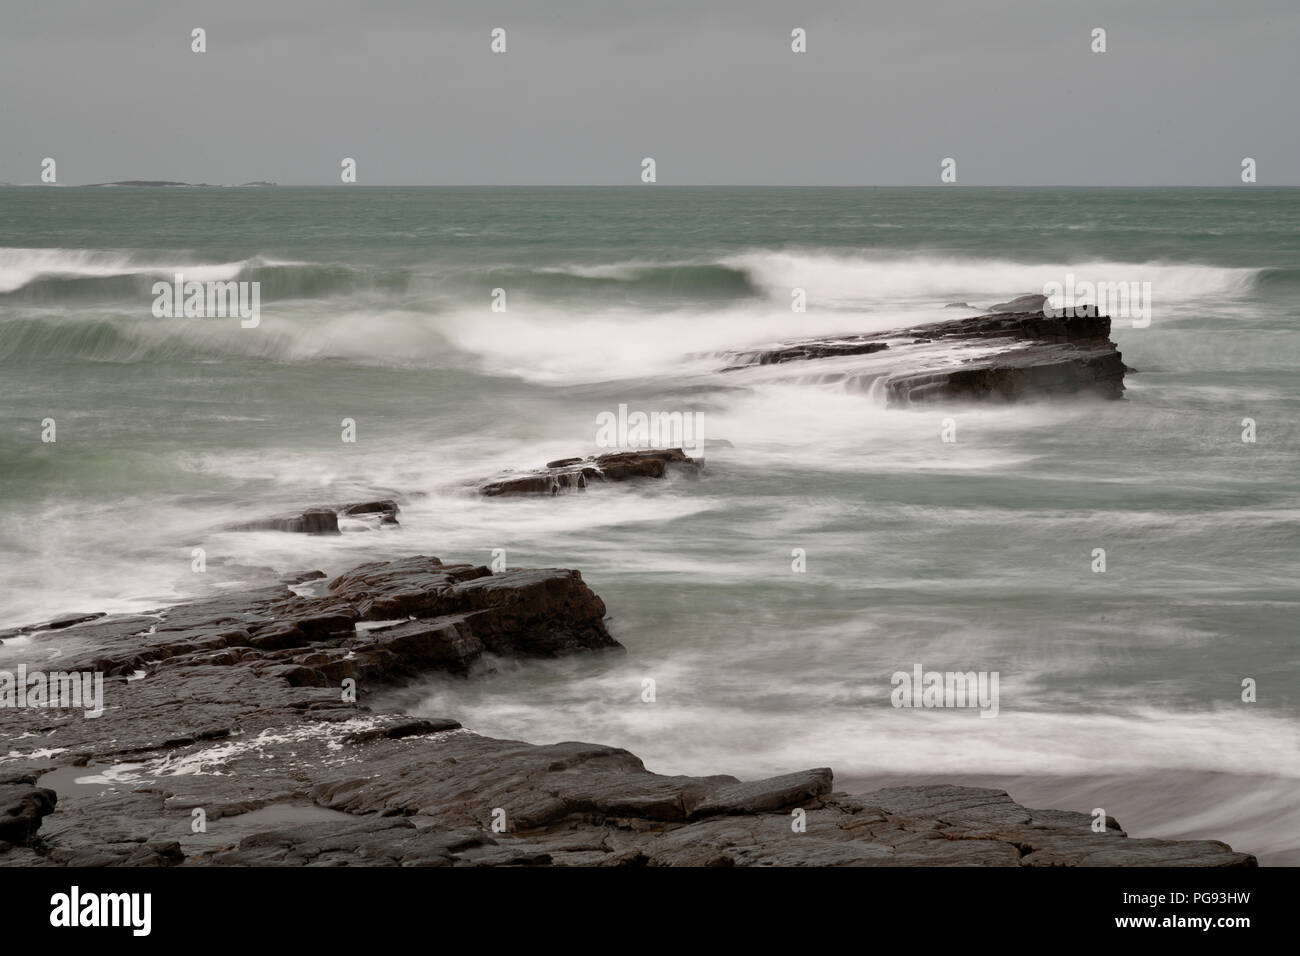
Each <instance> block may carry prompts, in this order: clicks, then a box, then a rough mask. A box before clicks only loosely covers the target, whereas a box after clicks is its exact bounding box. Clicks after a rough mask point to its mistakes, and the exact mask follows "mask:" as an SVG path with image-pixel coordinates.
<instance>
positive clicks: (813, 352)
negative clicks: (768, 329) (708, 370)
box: [723, 340, 889, 372]
mask: <svg viewBox="0 0 1300 956" xmlns="http://www.w3.org/2000/svg"><path fill="white" fill-rule="evenodd" d="M887 348H889V345H888V343H886V342H869V341H853V340H843V341H821V342H797V343H795V344H793V345H787V346H781V347H778V348H771V349H755V350H753V351H750V352H735V353H731V357H732V358H733V359H734V360H735V364H734V365H729V366H727V367H726V368H724V369H723V371H724V372H731V371H735V370H736V369H740V368H748V367H749V366H751V365H779V364H781V363H782V362H803V361H807V360H808V359H821V358H839V357H841V356H844V355H870V354H871V353H872V352H883V351H884V350H885V349H887Z"/></svg>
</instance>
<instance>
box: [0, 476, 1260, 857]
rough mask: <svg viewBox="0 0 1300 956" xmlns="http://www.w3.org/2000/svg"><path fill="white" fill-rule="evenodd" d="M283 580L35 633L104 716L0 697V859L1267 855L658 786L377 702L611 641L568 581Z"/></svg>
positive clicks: (635, 765)
mask: <svg viewBox="0 0 1300 956" xmlns="http://www.w3.org/2000/svg"><path fill="white" fill-rule="evenodd" d="M561 467H567V466H561ZM291 577H294V578H301V579H302V580H303V581H304V582H308V583H307V584H306V585H304V586H305V587H308V588H310V589H312V591H313V593H312V594H311V595H310V596H302V595H301V594H296V593H294V592H292V591H291V590H290V589H289V587H288V586H287V585H285V584H276V585H271V586H267V587H265V588H259V589H253V590H250V591H247V592H244V593H240V594H233V595H223V596H221V597H218V598H211V599H207V600H202V601H195V602H191V603H188V604H182V605H176V606H174V607H169V608H163V609H159V610H157V611H154V612H149V613H147V614H141V615H108V616H103V617H96V618H93V619H87V620H83V621H82V622H80V623H76V624H70V625H68V626H66V627H63V628H60V629H57V630H51V629H48V628H47V629H44V630H41V629H33V630H30V631H28V632H27V634H26V637H27V639H28V643H27V644H26V645H25V646H24V648H23V659H24V661H25V662H26V663H27V664H28V666H29V667H37V666H46V665H51V666H52V665H53V664H54V662H56V661H57V666H58V668H59V669H60V670H65V671H71V670H74V669H78V668H93V669H98V670H100V671H101V672H104V673H106V674H108V675H109V676H108V678H107V679H106V681H105V695H104V697H105V700H104V704H105V710H104V713H103V715H102V716H101V717H99V718H96V719H85V718H83V717H82V716H81V715H80V714H79V713H73V714H70V713H68V712H66V711H56V710H46V709H37V708H25V709H13V708H8V709H0V733H3V735H4V736H5V738H6V739H8V740H10V741H11V744H10V748H11V752H10V753H9V754H8V756H3V757H0V841H3V842H0V865H11V866H25V865H32V866H58V865H88V866H118V865H129V866H144V865H150V866H174V865H205V864H216V865H252V866H301V865H456V866H491V865H551V866H646V865H651V866H682V865H686V866H706V865H707V866H736V865H809V866H814V865H826V866H840V865H862V866H873V865H884V866H907V865H925V866H932V865H984V866H1075V865H1116V866H1123V865H1182V866H1252V865H1254V864H1255V860H1254V857H1252V856H1250V855H1249V854H1244V853H1237V852H1234V851H1232V850H1231V848H1229V847H1228V846H1226V845H1225V844H1222V843H1219V842H1216V841H1210V840H1195V841H1169V840H1147V839H1131V838H1128V837H1127V836H1126V834H1125V833H1124V832H1123V830H1121V829H1120V828H1119V825H1118V823H1116V822H1115V821H1113V820H1109V821H1107V826H1106V828H1105V830H1104V831H1103V832H1102V833H1094V832H1093V830H1092V817H1091V816H1090V815H1088V814H1083V813H1067V812H1062V811H1054V810H1030V809H1026V808H1025V807H1022V806H1020V805H1019V804H1018V803H1016V802H1015V801H1013V800H1012V799H1011V798H1010V797H1009V796H1008V795H1007V794H1006V793H1004V792H1002V791H999V790H990V789H982V788H974V787H952V786H920V787H895V788H888V789H885V790H879V791H876V792H874V793H871V794H865V795H848V794H843V793H837V792H835V790H834V778H833V775H832V772H831V770H830V769H828V768H825V767H819V768H810V769H805V770H799V771H796V772H793V773H788V774H784V775H780V776H776V777H771V778H767V779H764V780H755V781H741V780H738V779H736V778H735V777H732V776H727V775H715V776H703V777H695V776H669V775H664V774H658V773H653V772H651V771H649V770H648V769H646V767H645V765H644V764H643V763H642V762H641V760H639V759H638V758H637V757H636V756H634V755H633V754H631V753H629V752H628V751H626V750H622V749H620V748H617V747H608V746H603V745H600V744H592V743H580V742H573V741H569V742H563V743H556V744H548V745H536V744H529V743H524V742H521V741H515V740H499V739H494V738H491V737H484V736H481V735H478V734H475V733H473V732H471V731H469V730H466V729H465V728H463V727H461V725H460V723H459V722H458V721H456V720H454V719H451V718H427V717H414V716H410V715H405V714H400V713H382V712H374V711H372V710H371V709H370V708H369V706H368V705H367V703H366V702H367V701H369V700H372V699H374V695H375V693H376V692H377V691H379V690H381V689H383V688H385V687H391V686H395V685H398V684H401V683H403V682H405V681H408V680H409V679H411V678H415V677H419V676H421V675H424V674H429V673H435V672H441V673H449V674H460V675H465V674H469V673H472V672H473V670H474V669H475V668H476V666H477V665H478V664H480V663H481V662H483V661H485V660H487V659H488V658H490V657H491V656H493V655H495V656H502V657H504V656H512V657H535V656H547V657H550V656H558V655H567V654H575V653H587V652H592V651H604V650H621V649H622V648H621V645H619V644H618V642H617V641H616V640H615V639H614V638H613V637H612V636H610V634H609V633H608V631H607V630H606V628H605V624H604V617H605V605H604V603H603V602H602V601H601V599H600V598H599V597H598V596H597V595H596V594H595V593H594V592H592V591H591V589H590V588H588V587H587V585H586V584H585V583H584V582H583V580H582V576H581V574H579V573H578V572H577V571H573V570H566V569H520V570H516V571H507V572H501V573H498V574H493V573H491V572H490V571H489V570H488V569H487V568H485V567H482V566H476V565H470V564H456V563H450V564H444V563H443V562H442V561H441V560H440V559H438V558H434V557H429V556H423V555H417V556H412V557H408V558H402V559H398V560H394V561H375V562H370V563H368V564H363V565H360V566H358V567H355V568H353V569H351V570H350V571H347V572H345V573H343V574H340V575H338V576H336V577H334V578H332V579H329V580H328V581H326V580H324V576H323V575H319V574H318V573H314V572H305V573H302V574H298V575H292V576H291ZM14 653H15V652H8V653H6V655H5V656H4V657H3V658H2V659H0V667H8V666H11V663H12V662H13V661H14ZM345 681H355V684H356V687H355V690H356V695H357V696H356V697H354V698H350V697H349V695H348V693H347V692H346V691H347V685H346V684H345ZM196 811H202V817H203V819H204V820H205V821H206V824H205V829H204V830H203V832H198V833H196V832H195V831H194V830H193V829H192V828H191V822H192V820H193V819H194V818H195V815H196V813H195V812H196ZM795 821H798V822H799V824H800V825H798V826H796V825H793V824H794V822H795Z"/></svg>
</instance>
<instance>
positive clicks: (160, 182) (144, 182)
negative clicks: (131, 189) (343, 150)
mask: <svg viewBox="0 0 1300 956" xmlns="http://www.w3.org/2000/svg"><path fill="white" fill-rule="evenodd" d="M86 185H87V186H190V187H193V188H195V189H201V188H207V189H212V188H225V187H213V185H212V184H211V183H177V182H172V181H171V180H167V179H123V180H120V181H119V182H115V183H86ZM239 185H240V186H274V185H276V184H275V183H271V182H266V181H264V180H258V181H257V182H252V183H240V184H239Z"/></svg>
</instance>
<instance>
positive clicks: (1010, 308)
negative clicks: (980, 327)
mask: <svg viewBox="0 0 1300 956" xmlns="http://www.w3.org/2000/svg"><path fill="white" fill-rule="evenodd" d="M1046 302H1047V296H1045V295H1043V294H1042V293H1041V292H1030V293H1027V294H1025V295H1018V296H1016V297H1015V298H1014V299H1011V300H1009V301H1007V302H999V303H997V304H996V305H991V306H989V311H990V312H1041V311H1042V308H1043V305H1044V304H1045V303H1046Z"/></svg>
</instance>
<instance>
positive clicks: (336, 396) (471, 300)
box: [0, 184, 1300, 864]
mask: <svg viewBox="0 0 1300 956" xmlns="http://www.w3.org/2000/svg"><path fill="white" fill-rule="evenodd" d="M178 274H179V275H181V276H182V277H183V279H184V281H198V282H209V281H235V282H248V283H257V288H258V290H259V303H260V314H259V316H258V318H257V321H256V322H255V323H251V324H250V323H247V322H243V321H241V320H240V318H238V317H234V318H232V317H214V316H191V317H188V318H187V317H173V316H172V315H171V314H170V313H169V312H164V313H163V314H161V315H159V314H157V313H158V310H157V309H156V308H155V306H156V304H157V298H158V292H157V291H156V289H157V288H158V284H159V283H161V284H163V285H166V284H169V283H172V282H174V281H175V279H176V276H177V275H178ZM1067 277H1073V279H1072V280H1070V281H1092V282H1125V283H1138V284H1139V285H1138V286H1136V287H1134V288H1143V289H1145V290H1148V291H1149V300H1148V304H1149V315H1148V318H1147V319H1145V320H1142V319H1137V318H1126V317H1118V316H1117V317H1115V319H1114V322H1113V332H1112V338H1113V340H1114V341H1115V342H1116V343H1117V345H1118V347H1119V348H1120V350H1121V352H1122V353H1123V357H1124V361H1125V362H1126V363H1127V364H1128V366H1129V367H1130V372H1129V374H1128V375H1127V378H1126V385H1127V390H1126V393H1125V396H1124V398H1123V399H1122V400H1120V401H1104V400H1100V399H1084V398H1078V399H1060V400H1054V401H1050V402H1049V401H1043V402H1025V403H1019V404H1001V405H958V404H947V403H940V404H937V405H913V406H906V407H890V406H889V405H888V404H887V400H886V396H885V393H884V391H883V390H882V389H881V388H880V387H879V383H880V382H881V381H883V377H884V376H886V375H888V374H889V373H890V371H891V370H897V367H896V365H893V364H891V363H894V362H895V361H896V360H895V359H894V358H893V357H892V356H889V355H888V353H880V354H876V355H872V356H859V357H849V358H836V359H827V360H822V361H815V362H792V363H786V364H781V365H769V366H759V367H752V368H743V369H739V370H731V371H723V369H724V368H725V367H726V366H728V365H730V364H734V363H733V362H732V360H731V359H730V358H728V354H729V353H734V352H736V351H741V350H744V349H746V348H756V347H761V346H764V345H769V344H773V343H779V342H790V341H796V340H799V339H802V338H812V337H816V336H822V335H832V334H841V333H860V332H879V331H887V330H892V329H898V328H902V327H911V326H916V325H921V324H925V323H930V322H938V321H945V320H950V319H953V318H956V317H964V316H968V315H975V314H977V310H978V309H982V308H985V307H987V306H989V305H992V304H993V303H997V302H1001V301H1004V300H1007V299H1010V298H1012V297H1014V296H1017V295H1021V294H1025V293H1036V292H1037V293H1041V292H1043V290H1044V288H1045V287H1046V285H1047V284H1049V283H1054V282H1056V283H1065V282H1066V281H1067ZM958 304H968V305H970V306H972V307H973V308H970V309H963V308H961V307H959V306H958ZM801 305H802V307H803V310H802V311H799V310H798V309H799V307H800V306H801ZM950 305H951V306H954V307H949V306H950ZM935 348H936V349H937V350H939V351H942V349H943V348H944V347H943V346H942V344H937V345H936V346H935ZM961 357H962V356H961V355H960V354H958V353H957V352H954V353H953V354H952V355H951V356H950V359H951V360H952V361H960V360H961ZM1298 367H1300V190H1297V189H1274V188H1261V187H1257V186H1254V185H1245V184H1243V185H1241V186H1239V187H1236V188H1230V189H1209V188H1207V189H1191V188H1188V189H1183V188H1165V189H1143V188H1131V189H1093V188H1027V189H1013V188H974V187H955V186H954V187H933V188H777V187H772V188H759V187H753V188H751V187H734V188H725V187H681V188H676V187H664V186H660V185H648V184H643V185H640V186H636V187H629V188H619V187H610V188H595V187H592V188H586V187H569V188H542V187H536V188H534V187H518V188H496V187H492V188H488V187H484V188H433V187H428V188H424V187H421V188H414V187H413V188H396V187H394V188H388V187H364V186H334V187H250V188H220V187H212V188H183V187H174V188H165V187H154V188H150V187H94V188H77V187H55V186H49V187H7V188H0V629H3V628H5V627H10V626H16V625H23V624H28V623H33V622H37V621H42V620H46V619H49V618H52V617H55V616H59V615H62V614H68V613H77V612H88V611H109V612H121V611H137V610H144V609H149V608H155V607H158V606H160V605H164V604H168V603H172V602H177V601H182V600H185V599H187V598H191V597H195V596H201V595H206V594H212V593H218V592H221V591H224V590H239V589H245V588H249V587H253V586H257V585H259V584H265V583H267V582H268V581H269V580H274V578H275V577H276V576H278V575H280V574H286V573H289V572H295V571H301V570H308V569H320V570H323V571H325V572H327V573H330V574H332V573H335V572H340V571H343V570H345V569H347V568H349V567H351V566H354V565H356V564H359V563H361V562H365V561H373V560H383V559H388V558H393V557H398V556H402V555H410V554H431V555H437V556H439V557H441V558H442V559H443V560H444V561H447V562H452V561H456V562H472V563H475V564H484V565H491V564H493V562H496V566H498V567H505V568H515V567H565V568H577V569H579V570H580V571H581V572H582V575H583V578H584V580H585V581H586V582H587V583H588V584H589V585H590V586H591V588H592V589H593V590H594V591H595V592H596V593H597V594H599V595H600V597H601V598H602V599H603V600H604V602H605V604H606V605H607V607H608V612H609V618H608V625H609V628H610V632H611V633H612V634H613V635H614V636H615V637H616V638H617V639H618V640H619V641H620V642H621V643H622V644H623V645H625V647H626V648H627V653H626V654H624V655H588V656H580V657H572V658H566V659H561V660H546V661H535V660H531V661H499V662H495V663H494V665H493V666H492V668H491V669H490V671H489V672H488V673H485V674H483V675H480V676H479V677H476V678H474V679H471V680H466V679H463V678H445V677H433V678H429V679H427V680H425V681H423V682H420V683H418V684H415V685H412V686H409V687H404V688H401V689H398V690H394V691H391V692H389V693H388V694H387V695H386V697H385V700H384V701H383V702H384V703H385V704H390V705H393V706H402V707H405V708H406V709H407V711H408V712H411V713H418V714H423V715H428V716H450V717H454V718H456V719H458V720H460V721H461V722H462V723H464V724H465V726H467V727H469V728H471V729H473V730H475V731H477V732H479V733H483V734H486V735H491V736H498V737H509V738H515V739H520V740H527V741H530V742H534V743H549V742H556V741H563V740H585V741H591V742H599V743H604V744H610V745H615V746H619V747H624V748H626V749H628V750H630V751H632V752H633V753H635V754H637V755H638V756H639V757H641V758H642V760H643V761H644V762H645V764H646V766H647V767H649V768H650V769H651V770H654V771H656V772H660V773H665V774H713V773H727V774H733V775H735V776H738V777H741V778H753V777H758V776H763V775H769V774H777V773H784V772H789V771H793V770H798V769H802V768H807V767H820V766H829V767H831V768H833V769H834V771H835V775H836V787H837V789H844V790H857V791H863V790H869V789H872V788H874V787H876V786H893V785H899V784H907V783H915V782H949V783H963V784H971V785H980V786H997V787H1000V788H1002V789H1006V790H1008V791H1009V792H1010V793H1011V794H1012V796H1013V797H1015V798H1016V799H1017V800H1019V801H1020V802H1021V803H1024V804H1026V805H1029V806H1046V807H1053V808H1058V809H1072V810H1080V811H1083V812H1093V811H1094V810H1095V809H1102V810H1104V811H1105V812H1106V813H1107V814H1108V815H1110V816H1112V817H1115V818H1117V819H1118V820H1119V822H1120V824H1121V825H1123V826H1124V827H1125V828H1126V829H1127V830H1128V831H1129V833H1130V835H1132V836H1138V837H1158V838H1179V839H1192V838H1204V839H1220V840H1224V841H1226V842H1229V843H1231V844H1232V845H1233V846H1234V848H1236V849H1239V850H1245V851H1247V852H1253V853H1256V854H1258V855H1259V857H1260V860H1261V863H1265V864H1270V863H1273V864H1278V863H1291V864H1295V863H1300V779H1298V778H1300V693H1298V692H1297V691H1298V690H1300V650H1298V649H1297V636H1298V634H1300V627H1298V622H1300V595H1298V594H1297V580H1298V579H1300V534H1298V532H1297V519H1298V518H1300V497H1298V494H1300V468H1297V464H1298V461H1300V459H1298V456H1297V451H1298V450H1300V430H1298V429H1297V421H1298V420H1300V377H1298V376H1297V368H1298ZM621 406H625V407H626V408H625V413H626V414H631V413H635V412H640V413H643V414H645V415H647V416H649V415H651V414H653V413H660V415H661V416H667V415H672V414H673V413H682V414H683V415H687V414H690V415H693V416H698V419H692V420H698V421H699V422H701V423H702V425H703V434H704V443H703V446H702V447H703V455H704V458H705V467H704V469H703V471H702V473H700V474H699V475H694V476H692V475H691V474H688V473H684V472H677V473H673V474H670V476H669V477H668V478H667V479H665V480H663V481H658V482H654V481H648V482H630V483H626V484H618V485H606V486H593V487H591V488H589V489H588V490H586V491H585V492H579V493H572V494H566V495H560V496H556V497H540V498H504V497H503V498H485V497H483V496H481V495H479V494H478V493H477V492H476V491H475V488H474V485H475V482H480V483H481V482H482V481H483V480H485V479H487V478H490V477H493V476H495V475H497V474H499V473H501V472H503V471H507V470H513V469H525V468H533V467H537V466H540V465H542V464H544V463H545V462H547V461H550V460H553V459H558V458H565V457H571V456H579V455H592V454H599V453H601V452H603V451H608V450H611V449H610V448H609V447H608V445H607V443H605V444H602V441H601V438H600V433H599V428H598V423H599V422H600V421H601V420H602V416H603V417H604V420H608V417H609V416H610V415H618V414H620V407H621ZM348 422H350V423H351V425H350V426H349V425H348V424H347V423H348ZM349 430H350V432H351V437H352V438H353V439H355V440H351V441H348V440H345V438H347V437H348V432H349ZM51 439H53V440H51ZM376 497H385V498H386V497H392V498H396V499H397V500H398V501H399V502H400V503H401V507H402V511H401V514H400V516H399V518H400V524H399V525H397V526H396V527H384V526H381V527H371V526H370V525H368V524H366V523H364V522H347V521H345V522H344V528H343V533H342V534H339V535H322V536H315V535H301V534H286V533H279V532H232V531H229V530H226V529H227V527H228V526H229V525H230V524H231V523H232V522H235V521H247V520H250V519H252V518H257V517H261V516H264V515H271V514H277V513H280V512H284V511H290V510H293V509H296V508H297V509H300V508H302V507H304V506H308V505H314V504H329V503H339V502H352V501H361V500H368V499H373V498H376ZM196 549H198V550H197V551H196ZM197 553H201V554H202V556H203V561H202V562H201V564H202V566H203V569H202V571H201V572H200V571H196V570H195V568H196V554H197ZM10 643H11V644H12V643H13V642H12V641H11V642H10ZM18 650H19V648H17V647H14V646H11V647H10V648H9V649H8V653H9V654H13V653H16V652H17V651H18ZM3 651H4V648H0V652H3ZM917 668H920V669H921V672H922V673H926V672H942V673H946V672H957V673H968V672H976V673H979V674H986V675H993V674H996V675H997V678H998V684H997V686H998V701H997V708H996V717H992V715H991V714H988V713H987V709H984V711H983V714H984V715H982V710H981V709H980V708H975V707H964V708H963V707H924V706H923V707H900V706H895V705H896V704H897V703H898V699H897V695H895V694H894V691H895V689H896V687H897V675H898V674H900V673H906V674H909V675H910V674H912V673H914V672H915V671H916V669H917ZM990 718H991V719H990ZM0 747H2V745H0Z"/></svg>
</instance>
